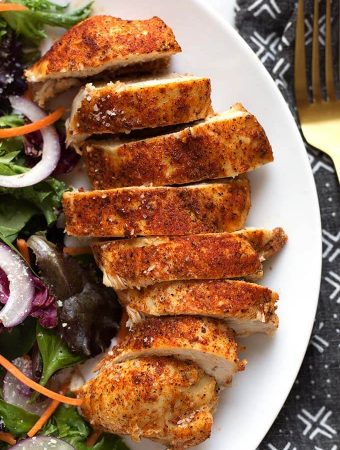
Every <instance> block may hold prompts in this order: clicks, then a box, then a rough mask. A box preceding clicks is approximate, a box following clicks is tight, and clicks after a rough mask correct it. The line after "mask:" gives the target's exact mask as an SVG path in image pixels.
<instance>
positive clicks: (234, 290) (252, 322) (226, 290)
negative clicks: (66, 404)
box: [117, 280, 279, 336]
mask: <svg viewBox="0 0 340 450" xmlns="http://www.w3.org/2000/svg"><path fill="white" fill-rule="evenodd" d="M117 294H118V297H119V300H120V302H121V303H122V304H123V305H124V306H125V307H126V308H127V312H128V314H129V318H130V322H131V323H132V324H135V323H138V322H140V321H142V320H144V319H145V318H147V317H149V316H178V315H183V314H186V315H194V316H206V317H213V318H216V319H222V320H224V321H225V322H226V324H227V325H228V326H229V327H230V328H232V329H233V330H234V331H235V332H236V334H238V335H242V336H246V335H249V334H252V333H266V334H273V333H274V332H275V331H276V329H277V327H278V317H277V315H276V314H275V310H276V302H277V300H278V298H279V296H278V294H277V293H276V292H273V291H271V290H270V289H268V288H266V287H263V286H259V285H257V284H254V283H247V282H245V281H237V280H206V281H173V282H168V283H159V284H155V285H153V286H149V287H147V288H143V289H140V290H137V289H126V290H124V291H117Z"/></svg>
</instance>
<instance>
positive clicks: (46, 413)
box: [27, 379, 70, 437]
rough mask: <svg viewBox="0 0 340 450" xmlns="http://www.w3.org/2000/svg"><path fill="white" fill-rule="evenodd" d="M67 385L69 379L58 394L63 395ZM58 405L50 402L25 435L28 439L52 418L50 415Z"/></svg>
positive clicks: (58, 403)
mask: <svg viewBox="0 0 340 450" xmlns="http://www.w3.org/2000/svg"><path fill="white" fill-rule="evenodd" d="M69 385H70V379H68V380H67V381H65V383H64V384H63V385H62V386H61V388H60V390H59V392H60V394H65V392H66V391H67V388H68V387H69ZM59 405H60V402H59V401H58V400H52V401H51V403H50V404H49V405H48V407H47V408H46V410H45V411H44V412H43V413H42V415H41V416H40V418H39V419H38V420H37V422H36V423H35V424H34V425H33V427H32V428H31V429H30V430H29V432H28V433H27V436H28V437H33V436H35V435H36V434H37V433H38V431H40V430H41V428H42V427H43V426H44V425H45V423H46V422H47V421H48V419H49V418H50V417H51V416H52V414H53V413H54V411H55V410H56V409H57V408H58V406H59Z"/></svg>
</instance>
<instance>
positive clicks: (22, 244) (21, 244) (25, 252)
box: [17, 239, 30, 264]
mask: <svg viewBox="0 0 340 450" xmlns="http://www.w3.org/2000/svg"><path fill="white" fill-rule="evenodd" d="M17 247H18V250H19V252H20V253H21V256H22V257H23V258H24V260H25V261H26V262H27V264H30V252H29V249H28V246H27V243H26V241H25V239H17Z"/></svg>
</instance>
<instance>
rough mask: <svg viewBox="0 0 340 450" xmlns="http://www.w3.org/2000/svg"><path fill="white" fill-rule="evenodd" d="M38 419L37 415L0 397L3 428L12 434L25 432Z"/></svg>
mask: <svg viewBox="0 0 340 450" xmlns="http://www.w3.org/2000/svg"><path fill="white" fill-rule="evenodd" d="M38 419H39V416H36V415H35V414H32V413H30V412H28V411H25V410H24V409H22V408H19V407H18V406H15V405H11V404H10V403H7V402H5V401H4V400H1V399H0V420H2V421H3V424H4V426H5V429H6V430H7V431H9V432H10V433H12V434H13V435H14V436H17V437H20V436H22V435H24V434H26V433H27V432H28V431H29V430H30V429H31V428H32V427H33V425H34V424H35V423H36V421H37V420H38Z"/></svg>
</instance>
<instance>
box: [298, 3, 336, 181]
mask: <svg viewBox="0 0 340 450" xmlns="http://www.w3.org/2000/svg"><path fill="white" fill-rule="evenodd" d="M318 22H319V1H318V0H314V17H313V38H312V100H311V101H309V99H308V94H307V75H306V50H305V27H304V0H299V1H298V11H297V19H296V40H295V61H294V87H295V100H296V105H297V108H298V112H299V119H300V124H301V129H302V132H303V135H304V137H305V139H306V141H307V142H308V143H309V144H310V145H312V146H313V147H316V148H317V149H319V150H321V151H323V152H325V153H327V155H329V156H330V157H331V158H332V160H333V163H334V166H335V170H336V172H337V175H338V180H339V182H340V101H339V100H337V99H336V93H335V84H334V73H333V70H334V69H333V54H332V28H331V27H332V25H331V0H326V47H325V75H326V76H325V78H326V92H327V99H326V100H324V99H323V98H322V95H321V87H320V85H321V83H320V56H319V24H318ZM339 46H340V42H339Z"/></svg>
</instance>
